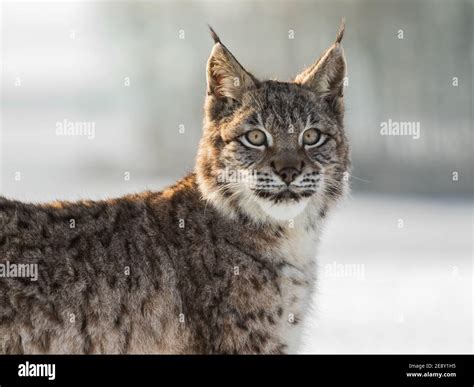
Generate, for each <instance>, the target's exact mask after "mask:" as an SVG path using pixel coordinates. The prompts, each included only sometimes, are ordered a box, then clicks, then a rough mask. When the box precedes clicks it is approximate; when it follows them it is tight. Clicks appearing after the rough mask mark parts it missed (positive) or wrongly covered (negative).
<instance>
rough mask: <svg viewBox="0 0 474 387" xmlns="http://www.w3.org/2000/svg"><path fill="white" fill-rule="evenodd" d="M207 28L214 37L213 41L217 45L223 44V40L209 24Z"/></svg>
mask: <svg viewBox="0 0 474 387" xmlns="http://www.w3.org/2000/svg"><path fill="white" fill-rule="evenodd" d="M207 26H208V27H209V30H210V31H211V36H212V39H213V40H214V43H216V44H217V43H221V39H220V38H219V36H217V34H216V31H214V30H213V29H212V27H211V26H210V25H209V24H208V25H207Z"/></svg>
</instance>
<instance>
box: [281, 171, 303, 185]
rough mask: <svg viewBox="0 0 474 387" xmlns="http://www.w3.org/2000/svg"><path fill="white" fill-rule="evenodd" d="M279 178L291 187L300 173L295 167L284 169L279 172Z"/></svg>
mask: <svg viewBox="0 0 474 387" xmlns="http://www.w3.org/2000/svg"><path fill="white" fill-rule="evenodd" d="M277 173H278V176H280V177H281V179H282V180H283V181H284V182H285V183H286V184H287V185H290V184H291V182H292V181H293V180H295V179H296V177H297V176H298V175H299V174H300V171H298V170H297V169H296V168H293V167H286V168H282V169H280V170H279V171H277Z"/></svg>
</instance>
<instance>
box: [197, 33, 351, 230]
mask: <svg viewBox="0 0 474 387" xmlns="http://www.w3.org/2000/svg"><path fill="white" fill-rule="evenodd" d="M343 32H344V24H342V25H341V28H340V30H339V32H338V34H337V38H336V41H335V42H334V44H333V45H332V46H331V47H330V48H329V49H328V50H326V52H325V53H324V54H323V55H322V56H321V57H320V58H319V59H318V60H317V61H316V62H315V63H314V64H313V65H311V66H310V67H308V68H307V69H306V70H304V71H303V72H302V73H300V74H299V75H298V76H296V78H295V79H294V80H293V81H291V82H278V81H273V80H269V81H260V80H258V79H257V78H255V77H254V76H253V75H252V74H250V73H249V72H248V71H246V70H245V69H244V68H243V67H242V65H241V64H240V63H239V62H238V61H237V59H236V58H235V57H234V56H233V55H232V53H231V52H230V51H229V50H228V49H227V48H226V47H225V46H224V45H223V44H222V43H221V41H220V39H219V38H218V36H217V35H216V34H215V33H214V31H212V29H211V33H212V35H213V38H214V41H215V45H214V47H213V49H212V52H211V56H210V58H209V60H208V63H207V97H206V103H205V119H204V133H203V137H202V140H201V143H200V147H199V153H198V160H197V167H196V172H197V177H198V183H199V186H200V189H201V191H202V193H203V195H204V198H205V199H207V200H209V201H211V202H212V203H213V204H214V205H216V206H217V207H219V208H221V209H223V210H225V211H227V213H231V214H237V215H239V214H243V215H245V216H247V217H250V218H252V219H253V220H256V221H258V222H272V221H275V222H278V221H281V220H284V219H292V218H295V217H297V216H298V215H299V214H300V213H303V212H309V211H321V210H322V211H324V210H325V209H326V208H327V207H328V205H330V204H331V203H332V202H334V201H335V200H336V199H338V198H339V197H340V196H341V195H342V194H343V193H344V191H345V188H346V186H347V176H348V170H349V168H350V161H349V146H348V143H347V139H346V136H345V134H344V128H343V116H344V107H343V82H344V77H345V71H346V65H345V59H344V53H343V49H342V47H341V40H342V36H343ZM310 204H311V208H307V206H308V205H310ZM318 208H319V210H318ZM305 209H306V210H307V211H304V210H305Z"/></svg>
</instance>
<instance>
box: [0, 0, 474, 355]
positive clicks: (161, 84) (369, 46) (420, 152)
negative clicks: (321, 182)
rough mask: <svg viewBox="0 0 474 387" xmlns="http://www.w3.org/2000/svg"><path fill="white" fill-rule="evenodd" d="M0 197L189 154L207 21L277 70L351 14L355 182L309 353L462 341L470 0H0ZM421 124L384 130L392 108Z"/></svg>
mask: <svg viewBox="0 0 474 387" xmlns="http://www.w3.org/2000/svg"><path fill="white" fill-rule="evenodd" d="M0 10H1V28H0V33H1V61H0V65H1V78H0V81H1V85H0V90H1V122H0V123H1V128H0V151H1V154H0V195H3V196H6V197H8V198H14V199H19V200H24V201H33V202H44V201H48V200H53V199H65V200H75V199H82V198H92V199H101V198H107V197H114V196H119V195H122V194H125V193H130V192H137V191H141V190H144V189H162V188H163V187H164V186H166V185H167V184H170V183H172V182H173V181H175V180H176V179H178V178H179V177H181V176H183V175H184V174H185V173H187V172H189V171H191V170H192V169H193V166H194V159H195V156H196V149H197V144H198V141H199V138H200V136H201V132H202V112H203V108H202V106H203V102H204V96H205V66H206V60H207V58H208V55H209V53H210V50H211V48H212V40H211V38H210V36H209V33H208V30H207V26H206V25H207V23H209V24H210V25H212V26H213V28H214V29H215V30H216V31H217V32H218V33H219V35H220V37H221V39H222V41H223V42H224V43H225V44H226V45H227V46H228V48H229V49H230V50H231V51H232V52H233V54H234V55H235V56H236V57H237V58H238V59H239V61H240V62H241V63H242V64H243V65H244V67H246V68H247V69H248V70H249V71H251V72H253V73H254V74H255V75H256V76H257V77H259V78H262V79H263V78H277V79H279V80H290V79H292V77H294V76H295V75H296V74H297V73H298V72H300V71H301V70H302V69H303V68H304V67H305V66H307V65H310V64H311V63H313V61H314V60H315V59H317V57H319V55H320V54H321V52H322V51H323V50H324V49H326V48H327V47H329V46H330V44H331V43H332V42H333V40H334V38H335V34H336V31H337V29H338V25H339V23H340V19H341V18H342V17H346V34H345V38H344V41H343V46H344V48H345V51H346V57H347V62H348V77H347V79H346V106H347V115H346V128H347V133H348V136H349V139H350V141H351V144H352V155H353V164H354V169H353V176H352V179H351V180H352V182H351V185H352V194H351V197H350V198H348V200H346V201H345V202H344V203H343V204H341V206H340V207H339V208H338V209H337V210H336V211H335V212H334V213H333V214H332V217H331V218H330V221H329V224H328V225H327V228H326V231H325V233H324V237H323V241H322V244H321V249H320V251H319V254H318V264H319V269H318V277H319V281H318V284H317V288H318V290H317V293H316V294H315V300H314V307H313V310H312V312H311V317H310V321H309V324H308V327H307V330H306V334H305V338H304V345H303V348H302V352H304V353H446V352H447V353H459V352H460V353H470V352H472V351H473V343H474V342H473V331H474V328H473V321H474V320H473V310H474V308H473V299H474V297H473V282H474V281H473V276H474V272H473V236H474V234H473V218H472V215H473V213H472V211H473V200H472V198H473V182H472V165H473V161H474V160H473V158H474V156H473V153H474V152H473V148H472V145H473V144H472V130H473V128H472V109H473V100H472V80H473V55H474V54H473V44H472V43H473V42H472V37H473V32H474V31H473V20H472V15H473V10H474V9H473V3H472V1H466V2H463V1H441V0H440V1H411V2H409V1H395V0H385V1H377V2H376V1H367V0H364V1H329V0H324V1H289V0H288V1H257V2H255V1H243V0H241V1H232V2H230V1H207V2H206V1H192V2H190V1H157V2H149V1H148V2H138V1H133V2H113V1H111V2H94V1H87V2H85V1H84V2H29V3H26V2H25V3H23V2H4V3H2V4H1V9H0ZM405 122H407V123H410V124H409V125H410V127H411V128H414V129H416V128H418V129H419V138H414V137H418V136H416V135H412V136H409V135H405V136H396V135H381V128H382V127H383V126H384V125H385V124H389V123H399V124H400V123H405Z"/></svg>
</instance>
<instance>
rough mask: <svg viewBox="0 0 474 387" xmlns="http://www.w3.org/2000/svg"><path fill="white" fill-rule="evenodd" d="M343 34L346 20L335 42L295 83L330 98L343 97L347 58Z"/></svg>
mask: <svg viewBox="0 0 474 387" xmlns="http://www.w3.org/2000/svg"><path fill="white" fill-rule="evenodd" d="M343 35H344V21H342V23H341V26H340V27H339V32H338V33H337V37H336V41H335V42H334V44H333V45H332V46H331V47H329V48H328V49H327V50H326V52H325V53H324V54H323V55H322V56H321V57H320V58H319V59H318V60H317V61H316V62H315V63H314V64H313V65H311V66H310V67H308V68H307V69H306V70H304V71H303V72H302V73H301V74H299V75H298V76H297V77H296V78H295V83H298V84H300V85H302V86H305V87H307V88H309V89H311V90H313V91H314V92H315V93H317V94H320V95H322V96H325V97H328V98H330V99H336V100H337V99H338V98H341V97H342V96H343V86H344V85H343V83H344V77H345V76H346V60H345V57H344V50H343V49H342V46H341V40H342V37H343Z"/></svg>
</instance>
